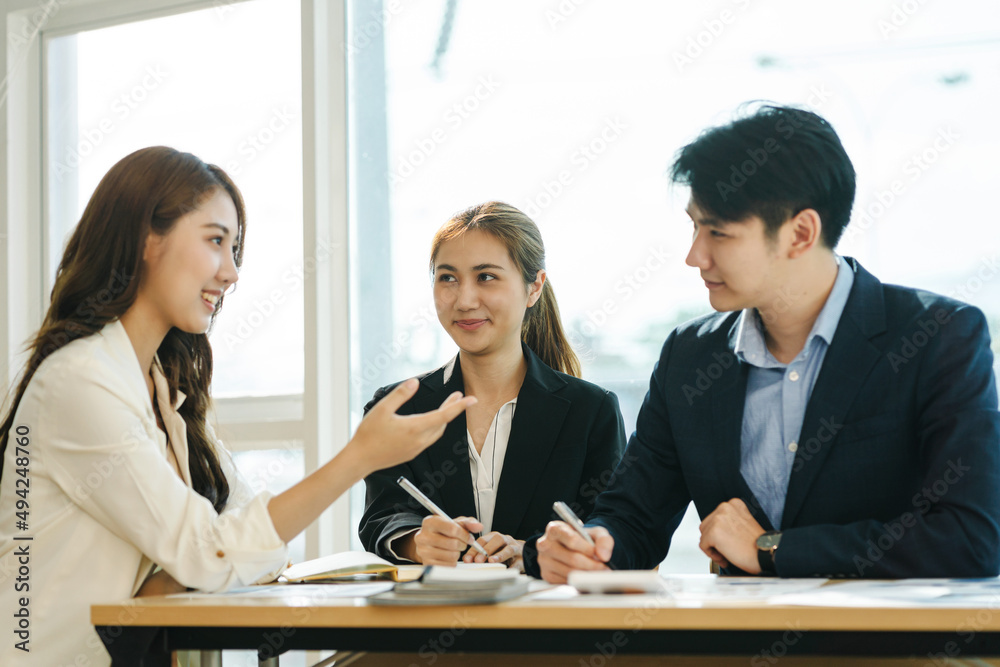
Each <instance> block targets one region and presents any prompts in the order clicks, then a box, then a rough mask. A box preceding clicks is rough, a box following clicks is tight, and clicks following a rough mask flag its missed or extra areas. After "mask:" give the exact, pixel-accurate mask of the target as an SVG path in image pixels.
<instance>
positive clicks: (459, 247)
mask: <svg viewBox="0 0 1000 667" xmlns="http://www.w3.org/2000/svg"><path fill="white" fill-rule="evenodd" d="M430 271H431V276H432V278H433V281H434V303H435V307H436V310H437V315H438V320H439V321H440V322H441V326H443V327H444V329H445V331H447V332H448V335H449V336H451V338H452V340H454V341H455V344H456V345H457V346H458V348H459V352H458V355H457V356H456V357H455V358H454V359H452V360H451V361H449V362H448V363H447V364H445V365H444V366H443V367H442V368H439V369H438V370H436V371H433V372H431V373H428V374H426V375H424V376H422V377H420V378H419V380H420V388H419V389H418V391H417V394H416V395H415V396H414V397H413V398H412V399H411V400H410V401H409V402H408V403H406V404H405V405H404V406H403V407H402V409H401V410H400V413H407V412H410V411H413V412H417V411H421V410H424V409H426V406H428V405H431V404H433V403H434V402H435V401H438V402H440V401H439V397H441V396H445V395H447V394H448V393H449V392H452V391H462V392H464V393H466V394H468V395H469V396H475V397H476V398H477V399H478V402H477V403H476V405H475V406H473V407H471V408H469V409H468V410H467V411H466V413H465V415H462V416H460V417H459V418H457V419H455V421H453V422H451V424H449V425H448V427H447V428H446V429H445V432H444V435H443V436H442V437H441V438H440V439H439V440H438V441H437V442H435V443H434V444H433V445H431V446H430V447H429V448H428V449H427V450H425V451H424V452H422V453H421V454H419V455H418V456H417V457H416V458H414V459H413V460H412V461H409V462H408V463H405V464H402V465H398V466H395V467H393V468H390V469H387V470H380V471H378V472H376V473H373V474H371V475H369V476H368V477H367V478H366V479H365V484H366V486H367V502H366V507H365V513H364V516H363V517H362V519H361V527H360V533H361V541H362V543H363V544H364V545H365V548H366V549H367V550H368V551H371V552H373V553H377V554H378V555H380V556H382V557H384V558H389V559H391V560H394V561H396V562H417V563H425V564H435V565H454V564H455V563H456V562H457V561H458V560H459V558H462V559H463V560H464V561H465V562H483V561H485V560H486V559H487V557H486V556H483V555H482V554H479V553H477V552H476V551H474V550H471V549H470V550H468V551H466V547H467V542H468V540H469V537H470V533H482V534H481V535H480V536H479V537H478V542H479V544H480V545H481V546H482V547H483V548H484V549H485V550H486V552H487V553H488V554H489V561H491V562H501V563H506V564H508V565H510V566H515V567H519V568H522V569H524V570H525V571H527V572H528V573H529V574H535V575H536V576H537V574H538V569H537V564H536V562H535V561H536V558H535V550H534V539H532V538H533V536H536V535H538V534H540V533H542V532H543V531H544V530H545V525H546V524H547V523H548V522H549V521H551V520H552V519H555V518H556V516H555V514H554V513H553V511H552V503H553V502H554V501H557V500H561V501H564V502H566V503H568V504H569V505H570V506H571V507H572V508H573V509H574V510H575V511H576V513H577V514H578V515H579V516H581V517H586V516H587V515H588V514H589V513H590V511H591V509H593V504H594V499H595V498H596V497H597V494H598V493H599V492H600V491H601V490H602V489H603V488H604V486H605V485H606V484H607V482H608V480H609V478H610V475H611V473H612V472H613V471H614V469H615V466H616V465H617V463H618V460H619V458H621V455H622V452H623V451H624V448H625V432H624V426H623V423H622V418H621V413H620V412H619V409H618V399H617V398H616V397H615V395H614V394H613V393H611V392H609V391H606V390H604V389H602V388H601V387H598V386H596V385H593V384H590V383H589V382H585V381H583V380H581V379H579V375H580V362H579V360H578V359H577V357H576V355H575V354H574V353H573V350H572V349H571V348H570V345H569V342H568V341H567V340H566V335H565V333H564V332H563V327H562V323H561V322H560V319H559V308H558V306H557V304H556V298H555V294H554V293H553V291H552V284H551V283H550V282H549V280H548V277H547V275H546V272H545V247H544V245H543V244H542V236H541V234H540V233H539V231H538V227H537V226H536V225H535V223H534V222H532V220H531V219H530V218H529V217H528V216H526V215H525V214H524V213H522V212H521V211H519V210H518V209H516V208H514V207H513V206H510V205H508V204H504V203H501V202H487V203H485V204H480V205H478V206H473V207H472V208H469V209H467V210H465V211H462V212H461V213H459V214H458V215H456V216H454V217H453V218H452V219H451V220H449V221H448V222H447V223H446V224H445V225H444V226H443V227H442V228H441V229H439V230H438V232H437V234H435V235H434V240H433V242H432V244H431V262H430ZM391 390H392V386H389V387H384V388H382V389H379V390H378V391H377V392H375V397H374V398H373V399H372V400H371V402H370V403H369V404H368V406H367V407H366V408H365V409H366V411H367V410H373V409H377V408H378V404H379V401H380V400H382V398H383V396H385V395H386V394H387V392H389V391H391ZM400 476H403V477H406V478H407V479H409V480H410V481H411V482H413V483H414V484H415V485H417V486H418V487H419V488H420V489H421V490H422V491H423V492H424V493H425V494H426V495H427V496H429V497H430V498H431V500H433V501H434V502H435V503H436V504H437V505H438V506H439V507H441V508H442V509H443V510H444V511H445V512H446V513H448V514H449V515H450V516H452V517H456V521H457V522H458V523H459V524H461V526H462V527H461V528H460V527H458V526H456V525H454V524H453V523H451V522H448V521H446V520H444V519H441V518H440V517H437V516H433V515H430V516H427V512H426V511H425V510H423V508H421V507H420V505H418V504H417V503H415V502H413V501H412V500H411V499H410V498H409V496H408V495H406V494H405V492H403V491H402V489H401V488H400V487H399V486H398V485H397V484H396V480H397V478H398V477H400ZM463 552H464V555H463Z"/></svg>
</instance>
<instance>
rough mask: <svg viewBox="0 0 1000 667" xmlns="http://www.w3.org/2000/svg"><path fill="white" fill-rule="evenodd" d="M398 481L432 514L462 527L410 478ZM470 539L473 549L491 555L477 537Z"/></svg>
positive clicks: (397, 481)
mask: <svg viewBox="0 0 1000 667" xmlns="http://www.w3.org/2000/svg"><path fill="white" fill-rule="evenodd" d="M396 483H397V484H399V485H400V486H401V487H403V490H404V491H406V492H407V493H409V494H410V495H411V496H413V499H414V500H416V501H417V502H418V503H420V504H421V505H423V506H424V507H425V508H427V511H428V512H430V513H431V514H436V515H438V516H439V517H441V518H442V519H447V520H448V521H451V522H452V523H453V524H455V525H456V526H458V527H459V528H462V525H461V524H460V523H458V522H457V521H455V520H454V519H452V518H451V517H450V516H448V515H447V514H445V513H444V510H442V509H441V508H440V507H438V506H437V505H435V504H434V501H432V500H431V499H430V498H428V497H427V496H425V495H424V494H423V492H422V491H421V490H420V489H418V488H417V487H416V486H414V485H413V483H412V482H411V481H410V480H408V479H406V478H405V477H400V478H399V479H397V480H396ZM463 530H464V528H463ZM469 540H470V541H469V546H470V547H472V548H473V549H475V550H476V551H478V552H479V553H481V554H482V555H484V556H487V557H489V554H488V553H486V549H484V548H482V547H481V546H479V542H476V539H475V538H474V537H471V536H470V538H469Z"/></svg>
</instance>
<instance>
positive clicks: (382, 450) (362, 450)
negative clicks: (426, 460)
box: [347, 379, 476, 472]
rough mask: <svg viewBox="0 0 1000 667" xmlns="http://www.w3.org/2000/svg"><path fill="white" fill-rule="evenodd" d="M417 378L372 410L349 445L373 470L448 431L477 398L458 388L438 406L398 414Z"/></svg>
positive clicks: (409, 454)
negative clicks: (450, 424) (414, 412)
mask: <svg viewBox="0 0 1000 667" xmlns="http://www.w3.org/2000/svg"><path fill="white" fill-rule="evenodd" d="M419 386H420V383H419V382H417V380H415V379H409V380H407V381H406V382H402V383H400V384H399V386H398V387H396V388H395V389H393V390H392V391H391V392H389V393H388V394H386V396H385V397H384V398H383V399H382V400H381V401H379V402H378V403H377V404H376V405H375V407H373V408H372V409H371V410H369V412H368V415H367V416H366V417H365V418H364V419H363V420H362V421H361V425H360V426H358V430H357V432H356V433H355V434H354V437H353V438H351V441H350V442H349V443H348V445H347V446H348V447H351V446H353V447H355V448H357V449H358V452H357V453H358V455H359V457H360V458H361V459H362V460H364V461H365V462H366V464H367V467H368V468H370V470H369V472H372V471H375V470H382V469H383V468H388V467H390V466H394V465H397V464H399V463H403V462H404V461H409V460H410V459H412V458H413V457H414V456H416V455H417V454H419V453H420V452H422V451H423V450H424V449H426V448H427V447H429V446H430V445H431V444H433V443H434V442H435V441H436V440H437V439H438V438H440V437H441V436H442V435H443V434H444V429H445V426H447V424H448V422H450V421H451V420H452V419H454V418H455V417H457V416H458V415H460V414H461V413H462V412H463V411H464V410H465V409H466V408H467V407H469V406H470V405H474V404H475V402H476V399H475V397H473V396H464V397H463V396H462V393H461V392H458V391H456V392H455V393H453V394H452V395H451V396H449V397H448V398H447V399H445V401H444V403H442V404H441V407H439V408H438V409H436V410H431V411H430V412H425V413H422V414H416V415H397V414H396V411H397V410H399V408H400V407H402V405H403V404H404V403H406V402H407V401H408V400H410V398H412V397H413V394H415V393H416V391H417V387H419Z"/></svg>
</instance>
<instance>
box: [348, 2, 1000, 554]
mask: <svg viewBox="0 0 1000 667" xmlns="http://www.w3.org/2000/svg"><path fill="white" fill-rule="evenodd" d="M350 7H351V10H352V11H351V13H352V18H351V20H350V24H351V26H352V28H353V30H354V32H353V33H351V34H349V39H348V41H347V51H348V54H349V58H350V62H351V64H352V68H351V72H352V74H353V75H354V76H355V82H354V89H352V98H351V110H352V114H353V118H355V119H356V121H355V125H354V126H353V127H352V133H353V134H352V137H353V138H354V140H355V142H354V144H353V152H352V166H353V171H352V177H353V178H354V179H355V183H354V186H353V188H352V193H353V196H354V197H355V199H354V202H355V204H354V208H353V210H354V213H355V215H354V216H353V218H354V221H355V226H354V227H353V229H354V230H355V232H356V236H357V240H356V243H357V244H358V247H359V248H362V250H363V251H362V252H360V253H359V255H358V258H357V260H358V261H357V263H356V266H355V271H356V275H357V277H358V286H357V294H358V297H359V298H358V299H357V301H356V312H357V316H356V318H355V326H357V327H359V336H358V341H357V342H356V344H355V352H356V354H355V366H354V369H353V373H354V375H353V379H354V383H353V387H355V389H356V393H355V396H354V399H355V405H360V404H362V403H363V401H366V400H368V399H369V398H370V397H371V394H372V392H373V391H374V389H375V388H376V387H378V386H380V385H383V384H386V383H389V382H393V381H396V380H399V379H402V378H405V377H407V376H411V375H414V374H417V373H420V372H425V371H428V370H431V369H433V368H435V367H437V366H439V365H441V364H442V363H444V362H445V361H446V360H447V359H448V358H450V357H451V356H453V355H454V354H455V351H456V348H455V346H454V344H453V343H452V341H451V340H450V339H449V338H448V336H447V335H446V334H445V333H444V332H443V330H442V329H441V327H440V326H439V324H438V323H437V320H436V317H435V315H434V310H433V304H432V301H431V284H430V280H429V276H428V269H427V263H428V249H429V244H430V239H431V236H432V234H433V232H434V231H435V230H436V229H437V227H439V226H440V225H441V224H443V223H444V222H445V221H446V220H447V219H448V217H449V215H450V214H451V213H452V212H454V211H456V210H459V209H462V208H465V207H467V206H469V205H472V204H475V203H479V202H482V201H485V200H489V199H501V200H506V201H508V202H510V203H512V204H514V205H517V206H519V207H520V208H522V210H524V211H526V212H527V213H528V214H530V215H531V216H532V217H533V218H534V219H535V221H536V222H537V223H538V224H539V226H540V228H541V230H542V234H543V236H544V238H545V242H546V247H547V250H548V273H549V277H550V279H551V280H552V283H553V285H554V287H555V291H556V295H557V297H558V299H559V304H560V308H561V310H562V315H563V320H564V323H565V324H566V325H568V328H569V331H570V335H571V339H572V340H573V343H574V346H575V348H576V350H577V352H578V353H579V354H580V356H581V357H582V360H583V366H584V377H585V378H586V379H588V380H591V381H593V382H597V383H599V384H602V385H604V386H605V387H607V388H609V389H612V390H614V391H615V392H616V393H617V394H618V396H619V398H620V400H621V406H622V412H623V414H624V417H625V421H626V425H627V428H628V429H629V431H631V429H632V427H633V425H634V423H635V417H636V414H637V412H638V408H639V404H640V402H641V400H642V397H643V396H644V394H645V392H646V388H647V382H648V378H649V374H650V371H651V369H652V366H653V363H654V362H655V360H656V358H657V356H658V353H659V349H660V346H661V345H662V343H663V340H664V339H665V338H666V336H667V334H668V333H669V332H670V330H671V328H672V327H674V326H675V325H676V324H678V323H680V322H682V321H684V320H687V319H689V318H691V317H694V316H696V315H700V314H702V313H705V312H708V311H709V305H708V300H707V295H706V293H705V290H704V287H703V284H702V283H701V281H700V279H699V276H698V272H697V271H696V270H694V269H691V268H689V267H687V266H685V264H684V258H685V255H686V253H687V249H688V245H689V241H690V229H691V227H690V221H689V220H688V219H687V217H686V215H685V213H684V206H685V203H686V201H685V198H686V193H684V192H676V191H672V190H671V189H669V188H668V184H667V181H666V179H665V178H664V173H665V171H666V169H667V167H668V165H669V164H670V161H671V158H672V156H673V154H674V152H675V151H676V150H677V149H678V148H679V147H680V146H682V145H683V144H684V143H686V142H687V141H689V140H691V139H692V138H693V137H694V136H696V134H697V133H698V132H699V131H700V130H702V129H703V128H705V127H706V126H708V125H711V124H715V123H719V122H724V121H726V120H728V119H729V118H730V117H731V114H732V113H733V112H734V110H735V109H736V108H737V107H738V106H739V105H740V104H741V103H743V102H745V101H748V100H761V99H762V100H772V101H776V102H779V103H789V104H797V105H803V106H806V107H809V108H812V109H813V110H815V111H817V112H818V113H820V114H821V115H823V116H825V117H826V118H828V119H829V120H830V121H831V122H832V123H833V124H834V126H835V128H836V129H837V131H838V132H839V134H840V135H841V137H842V139H843V141H844V143H845V145H846V147H847V149H848V152H849V154H850V155H851V156H852V159H853V160H854V162H855V166H856V168H857V170H858V174H859V191H858V197H857V202H856V206H855V211H854V217H853V222H852V225H851V227H850V228H849V229H848V230H847V232H846V234H845V237H844V240H843V241H842V243H841V245H840V247H839V248H838V250H839V252H841V253H842V254H845V255H850V256H854V257H856V258H857V259H858V260H859V261H860V262H862V264H864V265H865V266H866V267H867V268H869V269H870V270H872V271H873V272H874V273H875V274H876V275H878V276H879V277H880V278H881V279H882V280H884V281H887V282H897V283H902V284H907V285H913V286H918V287H923V288H927V289H931V290H935V291H937V292H942V293H945V294H953V295H955V296H957V297H958V298H961V299H964V300H967V301H970V302H972V303H974V304H976V305H977V306H979V307H981V308H982V309H983V310H984V311H985V312H986V313H987V315H988V317H989V319H990V326H991V330H992V332H993V337H994V340H996V339H997V338H998V336H1000V280H998V279H997V275H998V274H1000V266H998V262H1000V255H998V252H1000V235H998V234H996V232H995V229H994V225H993V224H992V222H991V221H990V217H989V216H984V215H983V214H982V213H981V211H980V210H979V209H980V208H982V206H983V196H982V193H983V192H989V191H990V190H991V185H992V180H993V176H994V174H995V171H996V170H995V168H993V167H992V161H993V158H992V156H993V155H994V154H996V152H997V150H998V149H1000V129H998V127H997V124H996V122H995V121H994V120H993V116H994V115H995V114H994V113H992V112H991V109H993V108H994V107H995V106H996V104H997V103H998V102H1000V97H998V91H1000V80H998V78H1000V37H998V36H997V34H996V32H995V31H994V32H993V33H984V31H983V26H996V25H1000V6H998V5H997V4H996V3H994V2H989V1H987V0H964V1H962V2H958V3H950V4H948V5H947V6H945V5H938V4H934V3H918V2H912V3H899V2H869V1H867V0H851V1H847V2H837V3H803V2H796V1H794V0H779V1H776V2H768V3H753V2H749V1H748V0H733V1H730V2H719V3H714V4H713V3H710V4H707V5H706V4H704V3H675V2H670V3H667V2H651V1H649V0H615V1H614V2H612V1H610V0H605V1H601V2H598V1H593V2H586V3H580V2H562V3H556V2H543V3H539V2H535V1H532V0H510V1H506V2H502V3H501V2H463V1H462V0H421V1H417V2H405V3H393V2H386V3H385V5H384V6H383V4H382V3H380V2H372V1H371V0H352V2H351V3H350ZM373 193H378V199H377V201H372V200H371V196H372V195H373ZM365 249H367V250H365ZM994 351H995V352H996V351H997V349H996V344H995V350H994ZM356 498H358V499H359V498H360V495H358V496H356ZM356 509H357V510H358V511H360V508H359V507H357V506H356ZM696 526H697V517H696V516H694V512H693V510H692V511H691V512H689V516H688V518H687V519H686V521H685V523H684V527H683V528H682V531H681V533H680V534H679V535H678V536H677V538H676V539H675V540H674V542H673V546H672V551H671V555H670V557H669V558H668V560H667V563H666V565H665V568H666V569H667V570H668V571H691V572H705V571H707V567H708V561H707V558H706V557H705V556H704V555H703V554H701V552H700V551H699V550H698V549H697V530H696Z"/></svg>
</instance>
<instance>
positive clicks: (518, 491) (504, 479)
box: [493, 346, 570, 535]
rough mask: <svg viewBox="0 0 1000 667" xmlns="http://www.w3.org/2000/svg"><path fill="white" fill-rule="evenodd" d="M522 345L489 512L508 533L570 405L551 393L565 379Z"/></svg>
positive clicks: (521, 514)
mask: <svg viewBox="0 0 1000 667" xmlns="http://www.w3.org/2000/svg"><path fill="white" fill-rule="evenodd" d="M522 347H523V349H524V356H525V360H526V361H527V362H528V372H527V374H526V375H525V377H524V383H523V384H522V385H521V391H520V392H518V394H517V408H516V410H515V411H514V421H513V423H512V424H511V429H510V438H509V439H508V441H507V455H506V456H505V457H504V462H503V472H502V473H501V475H500V482H499V484H498V487H499V488H498V489H497V497H496V510H495V511H494V514H493V530H496V531H498V532H501V533H506V534H508V535H511V534H514V533H516V532H517V531H518V529H519V528H520V525H521V521H522V520H523V519H524V515H525V513H526V512H527V510H528V505H529V504H530V503H531V497H532V495H533V494H534V490H535V488H536V487H537V486H538V485H539V484H541V483H543V481H542V471H543V470H544V469H545V467H546V465H545V464H546V462H547V461H548V460H549V456H550V455H551V453H552V449H553V448H554V447H555V445H556V440H557V439H558V437H559V432H560V430H562V425H563V422H564V421H565V419H566V414H567V413H568V412H569V408H570V403H569V401H568V400H566V399H565V398H562V397H560V396H557V395H555V392H556V391H558V390H559V389H561V388H562V387H564V386H566V382H565V380H563V379H561V378H560V377H559V376H558V375H557V374H556V373H555V371H553V370H552V369H551V368H549V367H548V366H546V365H545V364H543V363H542V361H541V360H540V359H539V358H538V357H537V356H535V353H534V352H532V351H531V350H530V349H528V347H527V346H522Z"/></svg>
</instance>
